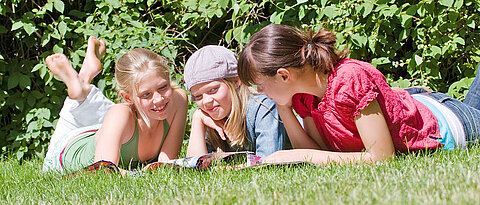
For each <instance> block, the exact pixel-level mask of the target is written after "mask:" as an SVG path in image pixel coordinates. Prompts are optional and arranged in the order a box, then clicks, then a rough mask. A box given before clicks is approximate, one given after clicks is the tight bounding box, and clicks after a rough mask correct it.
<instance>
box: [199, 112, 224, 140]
mask: <svg viewBox="0 0 480 205" xmlns="http://www.w3.org/2000/svg"><path fill="white" fill-rule="evenodd" d="M193 118H198V119H199V120H200V122H202V124H204V125H205V126H207V127H209V128H212V129H214V130H215V131H217V133H218V135H219V136H220V138H221V139H222V140H227V138H226V136H225V132H224V124H223V123H221V122H217V121H215V120H213V119H212V118H211V117H210V116H209V115H208V114H206V113H205V112H203V111H202V110H200V109H198V110H196V111H195V113H193Z"/></svg>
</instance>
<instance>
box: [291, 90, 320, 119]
mask: <svg viewBox="0 0 480 205" xmlns="http://www.w3.org/2000/svg"><path fill="white" fill-rule="evenodd" d="M314 99H315V97H314V96H313V95H307V94H304V93H297V94H295V95H294V96H293V98H292V108H293V109H294V110H295V112H297V114H298V115H300V117H302V118H306V117H311V116H312V113H311V112H312V110H313V109H314V107H315V105H314ZM317 104H318V103H317Z"/></svg>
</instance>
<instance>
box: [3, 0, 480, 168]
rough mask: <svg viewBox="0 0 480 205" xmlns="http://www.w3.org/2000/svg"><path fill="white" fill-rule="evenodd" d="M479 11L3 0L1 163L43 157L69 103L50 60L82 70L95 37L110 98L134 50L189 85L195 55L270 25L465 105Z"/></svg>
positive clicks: (361, 3)
mask: <svg viewBox="0 0 480 205" xmlns="http://www.w3.org/2000/svg"><path fill="white" fill-rule="evenodd" d="M479 8H480V1H479V0H457V1H454V0H438V1H432V0H421V1H413V0H398V1H395V0H346V1H340V0H320V1H307V0H297V1H288V0H278V1H268V0H262V1H258V2H257V1H256V2H252V1H250V0H216V1H208V0H200V1H198V0H178V1H166V0H148V1H141V0H106V1H99V0H85V1H73V0H43V1H40V0H30V1H20V0H3V1H0V19H1V20H2V21H3V22H4V23H3V24H2V25H0V34H1V37H0V45H1V47H0V85H1V86H2V91H1V92H0V113H1V114H0V115H1V116H0V118H1V121H0V123H1V128H0V134H1V135H0V147H1V148H2V149H1V151H0V157H6V156H7V155H8V154H13V156H14V157H16V158H18V159H22V158H25V157H30V156H34V155H38V156H43V155H44V153H45V151H46V147H47V145H48V141H49V137H50V135H51V133H52V132H53V127H54V125H55V123H56V119H58V113H59V110H60V108H61V106H62V102H63V100H64V98H65V96H66V88H65V85H64V84H63V83H62V82H60V81H59V80H56V79H54V77H53V76H52V75H51V74H50V73H49V72H48V68H47V67H46V66H45V63H44V59H45V57H46V56H48V55H50V54H52V53H65V54H66V55H67V56H68V57H69V58H70V60H71V62H72V65H73V66H74V68H77V69H78V68H79V67H80V66H81V63H82V61H83V57H84V56H85V49H86V40H87V39H88V36H90V35H94V36H97V37H99V38H101V39H105V40H106V42H107V54H106V56H105V57H104V58H103V59H102V62H103V65H104V69H103V72H102V73H101V74H100V75H99V76H98V77H97V78H96V79H95V80H94V84H96V85H97V87H99V88H100V89H101V90H102V91H103V92H104V94H105V95H106V96H107V97H109V98H110V99H113V100H115V99H117V96H116V91H115V89H114V88H115V82H114V80H113V66H114V64H115V61H116V60H117V59H118V58H119V57H120V56H121V55H122V54H123V53H124V52H126V51H128V50H131V49H132V48H136V47H145V48H149V49H151V50H153V51H155V52H157V53H160V54H162V55H163V56H165V57H167V58H168V59H169V60H170V61H171V63H172V64H171V65H172V67H174V68H175V69H174V72H173V73H172V77H173V78H175V79H176V81H177V82H178V84H179V85H180V86H183V82H182V76H183V75H182V70H183V69H182V68H183V65H184V63H185V61H186V59H188V57H189V56H190V54H191V53H192V52H193V51H195V50H196V49H197V48H199V47H201V46H204V45H207V44H220V45H224V46H227V47H229V48H231V49H233V50H235V51H237V52H238V51H240V50H241V48H242V46H243V45H244V44H245V43H247V42H248V39H249V38H250V36H251V35H252V34H253V33H255V32H256V31H258V30H259V29H260V28H262V27H263V26H265V25H267V24H270V23H281V24H287V25H292V26H298V27H302V28H306V29H307V28H311V29H317V28H319V27H323V28H327V29H331V30H333V31H334V32H335V33H336V34H337V37H338V45H339V46H340V48H348V49H349V50H350V57H352V58H357V59H361V60H364V61H368V62H371V63H372V64H374V65H376V67H377V68H378V69H380V70H381V71H382V72H383V73H384V74H385V75H386V76H387V80H388V82H389V83H390V84H391V85H392V86H398V87H408V86H412V85H426V86H429V87H432V88H434V89H435V90H438V91H442V92H448V93H449V94H450V95H453V96H455V97H457V98H459V99H462V98H463V97H464V96H465V93H466V92H467V91H468V86H469V85H470V83H471V81H472V80H473V77H474V76H475V70H476V65H477V64H478V62H480V49H479V45H480V40H479V36H480V35H479V32H480V30H479V29H478V28H479V27H478V25H479V15H477V13H478V12H479V11H480V9H479ZM115 101H117V100H115ZM189 106H190V108H189V116H191V115H192V114H193V111H194V109H195V105H194V103H190V105H189ZM189 122H190V118H189ZM188 130H189V124H187V133H188Z"/></svg>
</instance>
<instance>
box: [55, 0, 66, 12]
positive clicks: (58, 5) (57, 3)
mask: <svg viewBox="0 0 480 205" xmlns="http://www.w3.org/2000/svg"><path fill="white" fill-rule="evenodd" d="M53 6H54V7H55V10H57V11H58V12H60V13H62V14H63V10H64V9H65V4H64V3H63V1H62V0H55V1H54V2H53Z"/></svg>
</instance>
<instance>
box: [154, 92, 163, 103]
mask: <svg viewBox="0 0 480 205" xmlns="http://www.w3.org/2000/svg"><path fill="white" fill-rule="evenodd" d="M162 100H163V96H162V94H160V93H158V92H155V93H154V94H153V103H158V102H161V101H162Z"/></svg>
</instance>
